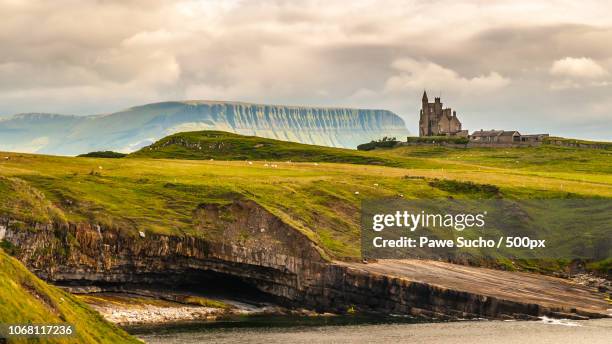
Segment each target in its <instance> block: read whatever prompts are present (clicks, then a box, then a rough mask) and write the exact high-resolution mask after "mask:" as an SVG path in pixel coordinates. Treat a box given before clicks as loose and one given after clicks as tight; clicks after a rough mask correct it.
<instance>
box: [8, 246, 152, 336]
mask: <svg viewBox="0 0 612 344" xmlns="http://www.w3.org/2000/svg"><path fill="white" fill-rule="evenodd" d="M61 323H70V324H72V325H74V328H75V330H76V331H75V335H74V336H69V337H63V338H53V339H52V340H46V339H37V338H30V339H27V338H21V339H15V338H13V339H11V343H21V342H23V343H48V342H53V343H141V341H139V340H137V339H136V338H134V337H131V336H130V335H128V334H127V333H126V332H124V331H123V330H121V329H119V328H118V327H116V326H114V325H112V324H110V323H108V322H106V321H105V320H104V319H103V318H102V316H101V315H100V314H98V313H97V312H95V311H93V310H91V309H90V308H89V307H88V306H86V305H85V304H84V303H83V302H82V301H80V300H79V299H78V298H76V297H75V296H73V295H71V294H69V293H66V292H64V291H62V290H60V289H58V288H56V287H54V286H50V285H48V284H47V283H45V282H43V281H41V280H40V279H38V278H37V277H36V276H34V275H33V274H32V273H30V272H29V271H28V270H27V269H26V268H25V267H24V266H23V265H21V263H19V262H18V261H17V260H16V259H14V258H12V257H10V256H8V255H7V254H6V253H5V252H4V251H3V250H2V249H0V324H61Z"/></svg>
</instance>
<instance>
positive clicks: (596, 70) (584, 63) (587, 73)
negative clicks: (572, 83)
mask: <svg viewBox="0 0 612 344" xmlns="http://www.w3.org/2000/svg"><path fill="white" fill-rule="evenodd" d="M550 74H552V75H554V76H561V77H570V78H579V79H597V78H602V77H605V76H608V71H607V70H605V69H604V68H603V67H602V66H600V65H599V64H598V63H597V62H595V61H593V59H591V58H588V57H565V58H562V59H560V60H557V61H555V62H553V64H552V66H551V67H550Z"/></svg>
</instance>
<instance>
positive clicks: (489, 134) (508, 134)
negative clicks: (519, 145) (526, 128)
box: [472, 130, 520, 137]
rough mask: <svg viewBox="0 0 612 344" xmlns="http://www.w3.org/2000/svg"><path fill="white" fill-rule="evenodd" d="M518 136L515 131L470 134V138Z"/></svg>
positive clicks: (489, 131) (485, 131)
mask: <svg viewBox="0 0 612 344" xmlns="http://www.w3.org/2000/svg"><path fill="white" fill-rule="evenodd" d="M515 134H518V135H520V133H519V132H518V131H516V130H510V131H508V130H479V131H475V132H474V133H472V137H496V136H514V135H515Z"/></svg>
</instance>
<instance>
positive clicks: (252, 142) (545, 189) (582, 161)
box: [0, 132, 612, 259]
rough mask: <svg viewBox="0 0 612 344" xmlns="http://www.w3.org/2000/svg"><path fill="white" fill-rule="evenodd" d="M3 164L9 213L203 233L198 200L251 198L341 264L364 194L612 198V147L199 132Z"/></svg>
mask: <svg viewBox="0 0 612 344" xmlns="http://www.w3.org/2000/svg"><path fill="white" fill-rule="evenodd" d="M4 157H7V158H8V159H4ZM2 158H3V159H2V160H0V192H1V194H2V196H1V197H0V214H5V215H9V216H11V217H15V218H19V219H22V220H24V221H32V220H35V221H43V222H44V221H51V220H53V221H62V222H65V221H70V222H79V221H87V222H92V223H98V224H102V225H105V226H117V227H120V228H122V229H124V230H126V231H131V232H133V233H137V232H136V231H139V230H140V231H145V232H157V233H166V234H189V235H194V236H202V235H214V234H211V233H206V234H204V233H199V232H197V231H196V230H195V229H194V227H193V226H192V214H193V210H194V209H196V208H197V207H198V205H199V204H202V203H228V202H231V201H232V200H235V199H250V200H253V201H255V202H257V203H259V204H260V205H262V206H263V207H265V208H266V209H268V210H269V211H270V212H272V213H273V214H275V215H277V216H278V217H280V218H281V219H283V220H284V221H285V222H287V223H288V224H290V225H292V226H293V227H294V228H295V229H296V230H299V231H302V232H303V233H305V234H306V235H307V236H308V237H309V238H311V240H313V241H314V242H315V243H317V244H318V246H319V247H321V248H322V249H323V250H324V251H325V252H326V254H327V256H328V257H329V258H330V259H345V258H355V257H358V256H359V253H360V249H359V238H360V235H359V234H360V214H359V209H360V203H361V200H363V199H369V198H379V197H403V198H405V199H415V198H440V197H441V198H448V197H453V198H490V197H503V198H509V199H521V198H568V197H571V198H577V197H603V198H612V151H610V150H597V149H579V148H567V147H557V146H543V147H537V148H534V147H529V148H527V147H526V148H487V149H485V148H478V149H475V148H471V149H461V148H443V147H429V146H428V147H422V146H405V147H399V148H395V149H384V150H374V151H368V152H362V151H355V150H347V149H337V148H329V147H318V146H308V145H302V144H296V143H288V142H282V141H276V140H269V139H262V138H255V137H243V136H239V135H235V134H228V133H222V132H192V133H183V134H177V135H174V136H171V137H169V138H165V139H162V140H161V141H159V142H158V143H156V144H154V145H152V146H151V147H148V148H144V149H142V150H141V151H139V152H136V153H134V154H131V155H129V156H128V157H125V158H119V159H104V158H86V157H77V158H72V157H55V156H42V155H30V154H16V153H4V154H2ZM211 159H212V160H211ZM449 181H450V182H449ZM474 185H475V186H476V187H474ZM491 190H496V191H495V192H491Z"/></svg>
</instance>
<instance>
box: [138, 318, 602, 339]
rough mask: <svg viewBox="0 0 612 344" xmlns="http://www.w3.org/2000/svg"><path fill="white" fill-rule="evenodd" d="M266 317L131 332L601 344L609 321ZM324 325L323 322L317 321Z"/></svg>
mask: <svg viewBox="0 0 612 344" xmlns="http://www.w3.org/2000/svg"><path fill="white" fill-rule="evenodd" d="M284 319H285V320H282V319H280V318H279V319H273V318H269V319H267V320H266V319H264V318H261V319H259V320H256V321H254V322H252V321H251V320H249V321H238V322H229V323H223V322H221V323H208V324H191V325H181V326H170V327H168V326H163V327H151V328H132V329H128V330H129V332H131V333H134V334H135V335H137V336H138V337H140V338H142V339H143V340H145V341H146V342H147V343H181V344H192V343H241V344H243V343H265V344H276V343H278V344H280V343H282V344H285V343H307V344H315V343H386V344H391V343H411V344H414V343H441V344H450V343H470V344H473V343H493V344H495V343H517V344H518V343H520V344H530V343H533V344H547V343H551V344H552V343H554V344H559V343H572V344H574V343H589V344H597V343H602V344H603V343H605V344H610V343H611V338H612V319H600V320H588V321H570V320H563V321H558V320H554V321H553V320H549V319H544V320H542V321H463V322H446V323H406V322H402V321H400V322H393V323H389V322H387V321H386V320H385V321H383V322H382V323H372V322H368V321H367V319H354V318H353V319H352V320H350V319H349V320H347V319H344V320H342V319H333V320H331V319H315V320H305V319H302V320H299V319H297V320H296V319H292V318H284ZM320 321H323V322H326V323H324V324H321V323H317V322H320Z"/></svg>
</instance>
